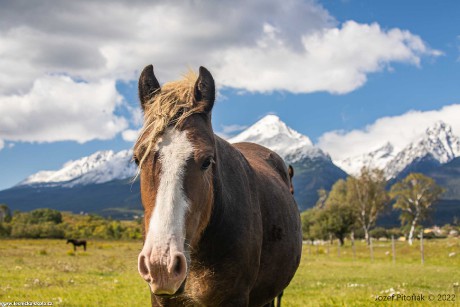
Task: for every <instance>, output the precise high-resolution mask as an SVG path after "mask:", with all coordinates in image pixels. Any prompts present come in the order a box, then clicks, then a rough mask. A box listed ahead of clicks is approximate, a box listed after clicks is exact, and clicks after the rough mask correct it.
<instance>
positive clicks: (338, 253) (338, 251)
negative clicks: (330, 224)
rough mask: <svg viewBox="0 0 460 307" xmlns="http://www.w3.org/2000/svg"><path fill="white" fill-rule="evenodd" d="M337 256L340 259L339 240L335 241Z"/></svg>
mask: <svg viewBox="0 0 460 307" xmlns="http://www.w3.org/2000/svg"><path fill="white" fill-rule="evenodd" d="M337 255H338V256H339V258H340V240H337Z"/></svg>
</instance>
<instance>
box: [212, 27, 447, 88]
mask: <svg viewBox="0 0 460 307" xmlns="http://www.w3.org/2000/svg"><path fill="white" fill-rule="evenodd" d="M281 37H282V33H280V32H279V31H277V30H276V29H274V28H273V27H271V26H267V27H266V31H265V34H264V35H263V36H262V37H261V38H260V39H259V40H258V42H257V45H256V46H250V47H245V48H232V49H229V50H228V51H226V52H223V56H222V59H221V63H222V65H221V67H219V69H218V72H219V74H220V77H221V79H220V80H221V82H222V83H223V84H224V85H226V86H231V87H237V88H242V89H246V90H249V91H259V92H267V91H273V90H287V91H290V92H294V93H311V92H316V91H328V92H331V93H339V94H343V93H348V92H350V91H353V90H355V89H357V88H358V87H360V86H362V85H363V84H364V83H365V82H366V80H367V74H369V73H372V72H376V71H380V70H382V69H384V68H386V67H389V66H388V65H390V64H391V63H393V62H401V63H408V64H412V65H416V66H418V65H419V64H420V60H421V56H423V55H431V56H438V55H440V54H441V53H440V51H437V50H431V49H430V48H428V47H427V46H426V44H425V43H424V42H423V41H422V40H421V38H420V37H418V36H417V35H413V34H411V33H410V32H408V31H402V30H400V29H397V28H395V29H391V30H388V31H384V30H382V29H381V28H380V26H379V25H378V24H376V23H373V24H371V25H368V24H359V23H356V22H354V21H348V22H346V23H344V24H343V25H342V27H341V28H326V29H324V30H322V31H316V32H314V33H311V34H308V35H302V38H301V39H302V48H301V49H300V50H294V49H292V48H290V47H289V46H287V45H286V44H284V42H283V41H282V39H281Z"/></svg>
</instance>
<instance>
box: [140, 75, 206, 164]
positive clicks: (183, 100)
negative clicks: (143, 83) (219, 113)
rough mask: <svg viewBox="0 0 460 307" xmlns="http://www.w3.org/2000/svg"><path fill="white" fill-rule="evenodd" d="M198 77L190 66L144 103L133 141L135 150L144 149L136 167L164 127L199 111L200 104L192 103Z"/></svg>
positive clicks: (179, 121) (177, 122)
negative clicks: (141, 116) (139, 128)
mask: <svg viewBox="0 0 460 307" xmlns="http://www.w3.org/2000/svg"><path fill="white" fill-rule="evenodd" d="M197 78H198V76H197V74H196V73H195V72H194V71H192V70H189V71H188V72H187V73H186V74H184V76H183V78H182V79H181V80H177V81H172V82H168V83H165V84H164V85H163V86H162V87H161V90H159V92H158V93H156V94H155V95H154V97H153V98H152V99H151V100H150V101H148V102H147V103H146V104H145V110H144V126H143V127H142V129H141V131H140V133H139V137H138V138H137V141H136V144H135V145H134V151H135V152H136V150H137V149H140V148H142V149H145V150H142V151H141V152H142V156H141V157H138V159H139V169H140V167H141V166H142V164H143V162H144V161H145V159H146V158H147V156H148V155H149V153H150V152H151V150H152V148H153V147H154V146H155V144H156V142H157V141H158V139H159V137H160V136H161V134H162V133H163V132H164V131H165V129H166V128H167V127H169V126H171V125H175V126H176V127H177V126H178V125H180V124H181V123H183V121H184V120H185V119H186V118H187V117H189V116H190V115H192V114H194V113H198V112H201V111H202V108H201V107H200V106H199V105H194V95H193V94H194V86H195V82H196V80H197Z"/></svg>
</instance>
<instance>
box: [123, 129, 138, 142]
mask: <svg viewBox="0 0 460 307" xmlns="http://www.w3.org/2000/svg"><path fill="white" fill-rule="evenodd" d="M139 132H140V130H133V129H126V130H125V131H123V132H122V133H121V137H122V138H123V140H125V141H126V142H135V141H136V140H137V137H138V135H139Z"/></svg>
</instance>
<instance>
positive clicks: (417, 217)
mask: <svg viewBox="0 0 460 307" xmlns="http://www.w3.org/2000/svg"><path fill="white" fill-rule="evenodd" d="M386 187H387V182H386V180H385V177H384V173H383V171H381V170H378V169H369V168H363V169H362V170H361V174H360V175H359V176H357V177H353V176H349V177H347V178H346V180H343V179H340V180H339V181H337V182H336V183H335V184H334V185H333V186H332V188H331V191H330V192H327V191H325V190H320V191H319V199H318V202H317V204H316V206H315V207H314V208H312V209H310V210H307V211H306V212H304V213H302V228H303V233H304V237H305V238H306V239H311V240H313V239H323V238H327V237H328V236H329V235H334V236H335V237H336V238H337V239H338V240H339V241H340V243H341V244H343V242H344V240H345V237H346V236H348V235H351V236H353V235H354V233H355V232H356V231H357V230H361V231H362V232H363V234H364V238H365V240H366V241H367V243H368V244H369V243H370V235H369V233H370V230H371V228H372V227H374V226H375V223H376V221H377V218H378V217H379V215H380V214H382V212H384V211H385V210H387V209H388V208H389V207H390V204H391V203H393V208H394V209H399V210H401V215H400V220H401V223H402V225H403V226H408V227H409V233H408V236H407V237H408V242H409V244H411V245H412V240H413V237H414V231H415V228H416V226H417V225H419V224H420V223H421V222H422V221H423V220H424V219H425V218H426V217H427V216H428V215H429V213H430V211H431V210H430V209H431V208H432V205H433V204H434V203H435V202H436V200H437V199H438V198H439V196H440V195H441V194H442V192H443V189H442V188H441V187H439V186H438V185H437V184H436V183H435V182H434V180H433V179H431V178H429V177H427V176H425V175H423V174H418V173H411V174H409V175H408V176H407V177H406V178H404V179H403V180H402V181H400V182H397V183H395V184H394V185H393V186H392V187H391V188H390V190H389V191H387V189H386Z"/></svg>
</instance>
